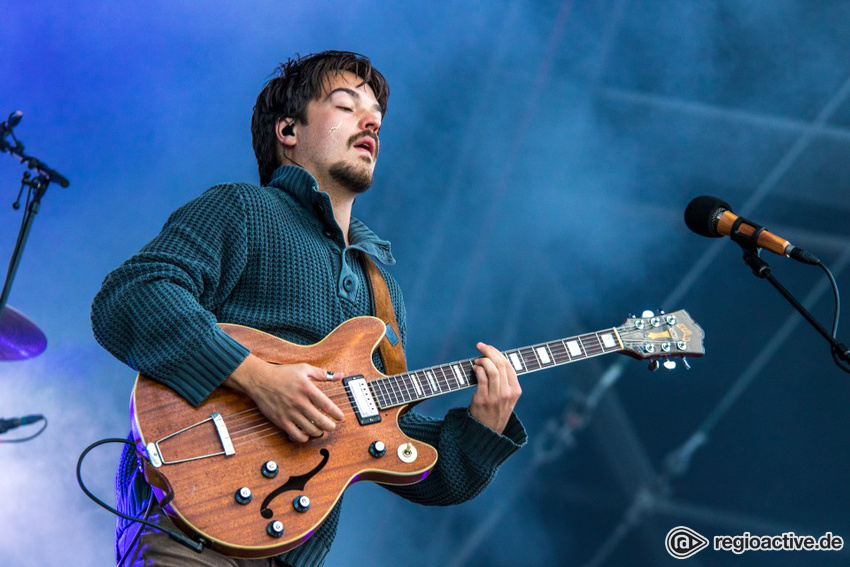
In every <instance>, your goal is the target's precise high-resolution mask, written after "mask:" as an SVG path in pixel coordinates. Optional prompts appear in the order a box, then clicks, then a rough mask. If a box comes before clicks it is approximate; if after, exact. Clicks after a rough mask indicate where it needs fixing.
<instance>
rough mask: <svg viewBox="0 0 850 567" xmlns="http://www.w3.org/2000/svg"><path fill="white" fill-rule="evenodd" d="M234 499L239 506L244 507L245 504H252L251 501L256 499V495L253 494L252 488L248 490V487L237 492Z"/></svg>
mask: <svg viewBox="0 0 850 567" xmlns="http://www.w3.org/2000/svg"><path fill="white" fill-rule="evenodd" d="M233 497H234V498H235V499H236V501H237V502H238V503H239V504H242V505H243V506H244V505H245V504H248V503H249V502H251V499H252V498H253V497H254V495H253V494H251V489H250V488H248V487H247V486H243V487H242V488H240V489H239V490H237V491H236V494H234V495H233Z"/></svg>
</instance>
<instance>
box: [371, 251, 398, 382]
mask: <svg viewBox="0 0 850 567" xmlns="http://www.w3.org/2000/svg"><path fill="white" fill-rule="evenodd" d="M361 257H362V258H363V265H364V266H365V267H366V276H367V277H366V279H367V280H368V282H369V289H370V290H371V291H372V313H374V314H375V317H378V318H379V319H381V320H382V321H383V322H384V323H386V324H387V328H386V332H385V334H384V338H383V339H381V342H380V345H379V347H378V352H379V353H380V355H381V359H382V360H383V361H384V371H385V372H386V373H387V374H388V375H393V374H402V373H404V372H407V362H406V361H405V359H404V349H403V348H402V345H401V334H400V333H399V331H398V321H396V318H395V309H393V300H392V298H391V297H390V290H389V288H388V287H387V282H386V281H385V280H384V276H383V274H381V271H380V270H379V269H378V266H376V265H375V262H373V261H372V259H371V258H370V257H369V256H368V255H367V254H361Z"/></svg>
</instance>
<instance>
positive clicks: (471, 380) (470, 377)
mask: <svg viewBox="0 0 850 567" xmlns="http://www.w3.org/2000/svg"><path fill="white" fill-rule="evenodd" d="M466 364H468V365H469V370H468V371H466V367H465V366H463V365H461V368H463V369H464V371H465V373H464V376H465V377H466V384H464V388H466V387H467V386H471V385H473V384H478V378H477V377H476V376H475V360H474V359H469V360H467V361H466Z"/></svg>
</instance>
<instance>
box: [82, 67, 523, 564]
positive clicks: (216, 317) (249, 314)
mask: <svg viewBox="0 0 850 567" xmlns="http://www.w3.org/2000/svg"><path fill="white" fill-rule="evenodd" d="M278 71H279V73H278V76H276V77H275V78H273V79H271V80H270V81H269V82H268V83H267V84H266V85H265V87H264V88H263V89H262V91H261V92H260V94H259V96H258V98H257V102H256V105H255V107H254V114H253V118H252V123H251V132H252V136H253V145H254V151H255V154H256V156H257V162H258V165H259V173H260V186H254V185H250V184H246V183H229V184H223V185H218V186H215V187H213V188H211V189H209V190H208V191H207V192H205V193H204V194H203V195H201V196H200V197H198V198H197V199H195V200H193V201H191V202H189V203H187V204H186V205H184V206H183V207H181V208H180V209H178V210H177V211H175V212H174V213H173V214H172V215H171V217H170V218H169V219H168V221H167V222H166V224H165V226H164V227H163V229H162V231H161V232H160V234H159V235H158V236H156V237H155V238H154V239H153V240H152V241H151V242H150V243H148V244H147V245H145V246H144V247H143V248H142V250H141V251H140V252H139V253H138V254H136V255H135V256H133V257H132V258H130V259H129V260H127V262H125V263H124V264H123V265H122V266H120V267H119V268H118V269H116V270H115V271H113V272H112V273H111V274H109V276H107V278H106V280H105V281H104V284H103V287H102V289H101V291H100V292H99V293H98V295H97V296H96V297H95V300H94V303H93V306H92V322H93V329H94V333H95V336H96V338H97V340H98V341H99V342H100V343H101V344H102V345H103V346H104V347H105V348H106V349H107V350H109V351H110V352H111V353H113V354H114V355H115V356H116V357H118V358H119V359H120V360H122V361H124V362H126V363H127V364H128V365H130V366H131V367H133V368H134V369H136V370H138V371H139V372H140V373H142V374H144V375H146V376H148V377H150V378H153V379H155V380H156V381H157V382H160V383H162V384H165V385H166V386H168V387H170V388H171V389H173V390H174V391H175V392H176V393H177V394H179V395H180V396H182V397H183V398H185V400H187V401H188V402H189V403H190V404H192V405H193V406H196V407H197V406H198V405H200V404H201V403H203V402H204V400H205V399H207V398H208V397H209V396H210V394H211V393H212V392H214V391H216V389H218V388H222V387H224V388H230V389H233V390H235V391H237V392H241V393H242V394H244V395H246V396H248V397H249V398H250V399H251V400H252V401H253V403H254V404H256V406H257V408H259V410H260V412H262V414H263V415H264V416H265V418H267V419H268V420H269V421H271V422H272V423H273V424H274V425H275V426H277V428H279V430H280V432H279V434H280V435H283V436H288V438H289V439H290V440H291V441H292V442H294V443H302V444H303V443H306V444H309V443H311V440H316V439H319V438H321V437H323V436H333V435H334V431H335V429H336V428H337V426H338V424H339V423H340V420H342V419H343V418H344V415H343V411H342V410H341V409H340V407H339V405H338V404H337V403H334V401H332V400H331V398H330V397H328V396H327V395H325V393H323V391H322V389H321V388H319V387H317V383H319V382H322V381H340V380H341V379H342V378H343V377H345V375H346V373H347V371H349V370H350V369H346V368H322V367H318V366H313V365H310V364H306V363H296V364H271V363H269V362H266V361H265V360H263V359H262V358H260V357H258V356H255V355H254V354H252V353H251V352H250V351H249V350H248V348H246V347H245V346H244V345H242V344H240V343H239V342H237V341H236V340H235V339H233V338H232V337H231V336H229V335H228V334H226V333H224V332H223V331H222V329H221V328H220V327H219V326H218V325H217V323H235V324H239V325H245V326H248V327H253V328H255V329H259V330H261V331H264V332H266V333H269V334H271V335H274V336H276V337H279V338H281V339H285V340H287V341H289V342H291V343H295V344H300V345H307V344H313V343H317V342H319V341H321V340H322V339H323V337H325V336H326V335H328V334H329V333H330V332H331V331H333V330H334V329H335V328H336V327H338V326H339V325H340V324H342V323H343V322H344V321H346V320H349V319H352V318H354V317H358V316H362V315H373V314H374V313H373V312H372V297H371V291H370V286H369V284H368V282H367V275H366V267H365V262H366V261H367V260H366V258H365V257H366V256H367V255H368V256H370V257H371V258H374V259H376V260H378V261H379V262H380V263H382V264H384V265H390V264H393V263H394V259H393V257H392V254H391V253H390V247H389V243H388V242H386V241H384V240H381V239H379V238H378V237H377V236H376V235H375V234H374V233H373V232H372V231H371V230H369V229H368V228H367V227H366V226H365V225H364V224H363V223H361V222H360V221H358V220H357V219H355V218H353V217H352V216H351V212H352V206H353V204H354V200H355V198H356V197H357V196H358V195H359V194H360V193H363V192H364V191H366V190H367V189H368V188H369V187H370V186H371V184H372V176H373V171H374V168H375V163H376V161H377V158H378V153H379V149H380V144H379V137H378V135H379V131H380V127H381V122H382V120H383V117H384V115H385V113H386V109H387V100H388V97H389V87H388V86H387V83H386V81H385V79H384V77H383V76H382V75H381V74H380V73H379V72H378V71H377V70H376V69H375V68H374V67H372V66H371V64H370V62H369V60H368V59H367V58H366V57H364V56H362V55H358V54H354V53H349V52H338V51H329V52H322V53H318V54H315V55H310V56H306V57H299V58H297V59H291V60H289V61H288V62H286V63H284V64H283V65H281V66H280V68H279V69H278ZM378 270H379V272H380V274H381V275H382V276H383V278H384V280H385V281H386V285H387V287H388V288H389V293H390V297H391V299H392V304H393V305H392V307H393V310H394V313H395V317H396V319H397V322H398V331H399V333H398V334H399V335H400V337H388V339H387V340H389V339H390V338H396V340H400V341H401V344H402V345H406V336H405V334H406V318H405V308H404V302H403V299H402V295H401V291H400V289H399V286H398V284H397V282H396V281H395V280H394V279H393V278H392V276H391V275H390V274H389V273H388V272H387V271H386V270H385V269H384V268H382V267H379V268H378ZM477 348H478V350H479V351H480V352H481V354H482V357H481V358H479V359H477V360H476V361H475V368H474V373H475V377H476V378H477V381H478V384H477V387H476V389H475V393H474V395H473V397H472V401H471V403H470V405H469V407H468V408H462V409H455V410H451V411H450V412H449V413H448V414H447V415H446V417H445V418H444V419H443V420H435V419H431V418H428V417H425V416H423V415H421V414H418V413H416V412H412V411H411V412H408V413H406V414H404V415H403V416H401V418H400V419H399V426H400V427H401V429H402V431H403V432H404V433H405V434H406V435H408V436H410V437H412V438H414V439H417V440H421V441H424V442H426V443H428V444H430V445H433V446H434V447H436V448H437V449H438V451H439V460H438V461H437V464H436V466H435V467H434V468H433V470H432V471H431V472H430V474H429V475H428V476H427V478H425V479H424V480H422V481H421V482H418V483H415V484H408V485H404V486H389V485H387V488H388V489H389V490H392V491H393V492H396V493H398V494H400V495H401V496H403V497H404V498H407V499H409V500H412V501H414V502H419V503H422V504H428V505H450V504H457V503H460V502H463V501H465V500H468V499H470V498H472V497H474V496H475V495H477V494H478V493H479V492H480V491H481V490H483V489H484V488H485V487H486V486H487V484H488V483H489V482H490V480H492V478H493V477H494V475H495V474H496V471H497V469H498V467H499V466H500V465H501V463H502V462H504V460H505V459H506V458H507V457H508V456H510V455H511V454H512V453H513V452H514V451H516V450H517V449H518V448H519V447H521V446H522V445H524V444H525V442H526V433H525V430H524V429H523V427H522V424H521V423H520V422H519V420H518V419H517V418H516V416H515V415H514V414H513V409H514V406H515V405H516V402H517V400H518V399H519V397H520V394H521V389H520V386H519V383H518V381H517V376H516V372H515V370H514V368H513V366H512V365H511V364H510V363H509V362H508V360H507V359H506V358H505V356H504V355H503V354H502V353H501V352H499V351H498V350H497V349H496V348H494V347H492V346H489V345H486V344H483V343H478V345H477ZM373 360H374V364H375V366H376V368H378V370H381V371H383V370H384V361H382V360H381V358H380V357H379V356H378V355H377V351H376V354H375V356H374V358H373ZM346 419H348V418H346ZM116 485H117V487H118V489H117V491H118V494H117V501H118V507H119V509H120V510H122V511H123V512H125V513H127V514H130V515H134V516H141V515H143V514H144V513H146V512H147V513H148V515H149V517H150V518H151V519H152V521H154V522H155V523H157V524H158V525H161V526H163V527H166V528H169V529H173V524H172V522H171V520H170V519H169V518H168V517H167V516H166V515H165V514H164V513H163V512H162V510H161V508H160V507H159V504H158V503H157V502H156V501H154V500H152V498H153V497H152V495H151V488H150V486H149V485H148V484H147V482H146V480H145V478H144V475H142V474H141V472H140V471H139V467H138V466H137V461H136V458H135V455H133V452H132V451H125V454H124V455H123V457H122V462H121V465H120V468H119V471H118V479H117V483H116ZM340 507H341V499H340V500H339V501H338V502H337V503H336V505H335V506H334V507H333V510H332V511H331V513H330V514H329V515H328V516H327V518H326V519H325V521H324V522H323V523H322V524H321V527H320V528H319V529H318V530H317V531H316V532H315V533H314V534H313V535H312V536H311V537H310V538H309V539H307V540H306V542H304V543H302V544H301V545H299V546H297V547H294V548H293V549H291V550H289V551H287V552H286V553H284V554H282V555H279V556H277V557H273V558H267V559H236V558H233V557H227V556H225V555H222V554H220V553H217V552H216V551H214V550H211V549H208V550H205V551H204V553H202V554H200V555H198V554H195V553H193V552H192V551H190V550H188V549H185V548H183V547H182V546H180V545H179V544H178V543H175V542H174V541H172V540H171V539H170V538H169V537H168V536H166V535H164V534H162V533H160V532H158V531H155V530H151V529H147V528H144V529H142V530H139V529H138V528H137V527H136V526H134V525H133V524H132V523H131V522H128V521H125V520H119V522H118V529H117V533H116V537H117V541H116V549H117V554H118V557H119V558H121V560H126V561H125V564H129V565H142V564H144V565H292V566H302V565H321V564H323V562H324V560H325V556H326V555H327V553H328V551H329V549H330V546H331V543H332V542H333V539H334V536H335V533H336V529H337V523H338V520H339V513H340Z"/></svg>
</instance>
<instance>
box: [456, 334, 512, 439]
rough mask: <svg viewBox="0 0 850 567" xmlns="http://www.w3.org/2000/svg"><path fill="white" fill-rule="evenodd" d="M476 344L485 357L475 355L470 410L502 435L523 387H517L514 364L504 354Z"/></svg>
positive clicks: (474, 415) (478, 418) (493, 348)
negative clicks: (473, 388) (475, 381)
mask: <svg viewBox="0 0 850 567" xmlns="http://www.w3.org/2000/svg"><path fill="white" fill-rule="evenodd" d="M475 347H476V348H477V349H478V350H479V352H481V354H483V355H484V358H478V359H476V360H475V363H474V364H475V366H474V371H475V377H476V378H477V379H478V387H477V388H476V389H475V395H474V396H472V403H470V404H469V413H470V414H472V417H474V418H475V419H477V420H478V421H480V422H481V423H483V424H484V425H486V426H487V427H489V428H490V429H492V430H493V431H495V432H496V433H498V434H499V435H501V434H502V432H503V431H504V430H505V426H506V425H507V424H508V419H509V418H510V417H511V413H513V411H514V406H516V403H517V400H519V397H520V395H521V394H522V388H520V387H519V380H517V377H516V372H515V371H514V368H513V366H511V363H510V362H508V359H507V358H505V355H504V354H502V353H501V352H499V350H497V349H496V348H495V347H492V346H490V345H486V344H484V343H478V344H477V345H475Z"/></svg>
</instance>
